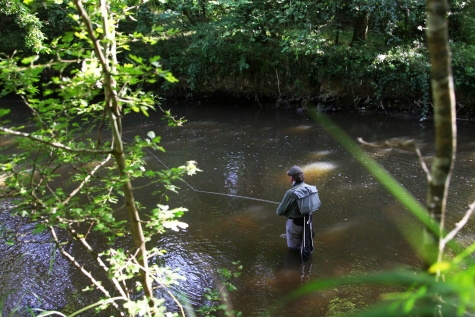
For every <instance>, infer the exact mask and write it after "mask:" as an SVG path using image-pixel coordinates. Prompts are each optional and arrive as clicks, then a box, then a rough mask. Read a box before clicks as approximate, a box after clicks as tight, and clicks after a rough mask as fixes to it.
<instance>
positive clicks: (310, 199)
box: [293, 184, 321, 215]
mask: <svg viewBox="0 0 475 317" xmlns="http://www.w3.org/2000/svg"><path fill="white" fill-rule="evenodd" d="M293 194H294V195H295V196H296V199H297V205H298V206H299V210H300V213H301V214H302V215H308V214H312V213H313V212H315V211H316V210H318V208H320V205H321V202H320V198H319V197H318V189H317V187H316V186H312V185H307V184H305V185H304V186H299V187H297V188H295V189H294V190H293Z"/></svg>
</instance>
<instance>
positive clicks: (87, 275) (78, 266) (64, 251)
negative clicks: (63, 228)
mask: <svg viewBox="0 0 475 317" xmlns="http://www.w3.org/2000/svg"><path fill="white" fill-rule="evenodd" d="M49 229H50V231H51V234H52V235H53V238H54V241H55V243H56V246H57V248H58V249H59V251H60V252H61V254H62V255H63V256H65V257H66V258H67V259H68V260H69V261H70V262H71V263H73V264H74V266H76V267H77V268H78V269H79V270H81V273H82V274H84V275H85V276H86V277H87V278H89V280H90V281H91V282H92V283H93V284H94V285H95V286H96V287H97V288H98V289H99V290H100V291H101V292H102V293H104V295H106V296H107V298H111V297H112V296H111V295H110V294H109V292H108V291H107V290H106V289H105V288H104V286H102V285H101V282H100V281H98V280H96V279H95V278H94V277H93V276H92V275H91V273H89V272H88V271H87V270H86V269H85V268H84V266H82V265H81V264H80V263H78V262H77V261H76V259H75V258H74V257H73V256H72V255H71V254H69V253H68V252H66V250H64V248H63V247H62V246H61V243H60V242H59V239H58V236H57V235H56V231H55V230H54V228H53V227H51V226H50V227H49ZM123 299H124V300H126V299H127V298H126V297H123ZM112 305H113V306H114V307H115V308H116V309H117V310H118V311H119V312H120V311H121V309H120V307H119V305H117V304H116V303H115V302H112Z"/></svg>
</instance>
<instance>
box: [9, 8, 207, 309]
mask: <svg viewBox="0 0 475 317" xmlns="http://www.w3.org/2000/svg"><path fill="white" fill-rule="evenodd" d="M67 4H68V5H69V7H68V10H69V12H70V18H71V20H70V21H72V22H71V23H72V25H74V24H75V26H74V27H72V29H71V31H69V32H66V33H65V34H64V35H62V36H60V37H58V38H56V39H54V40H53V41H51V43H50V44H49V45H48V46H47V48H48V50H51V51H54V52H55V54H56V58H55V59H53V60H51V61H50V62H47V63H41V60H42V59H41V58H40V56H37V55H35V56H31V57H24V56H16V55H13V56H11V57H10V58H2V59H1V60H0V65H1V69H2V71H1V73H0V80H1V82H2V85H3V91H2V94H3V95H6V94H9V93H16V94H18V95H20V96H22V97H23V100H24V102H25V104H26V105H27V107H28V108H29V110H30V111H31V114H32V116H31V125H29V127H28V129H26V128H25V127H22V126H9V124H8V121H4V122H3V123H2V127H0V131H1V133H2V134H5V135H10V136H12V137H16V138H17V139H16V141H15V143H14V144H13V146H12V148H10V151H11V152H13V154H10V155H3V156H2V164H1V169H2V175H4V178H5V186H4V188H3V189H4V193H6V194H5V195H4V197H6V196H9V197H13V198H15V199H16V204H15V207H14V212H15V215H16V216H19V217H27V218H28V219H29V220H31V221H35V222H36V223H37V225H36V228H35V230H34V232H33V233H41V232H44V231H45V230H49V231H50V232H51V234H52V238H53V239H54V241H55V243H56V246H57V248H58V249H59V250H60V251H61V253H62V255H63V256H64V257H65V258H67V259H69V260H70V261H71V262H72V263H73V264H74V265H76V266H77V268H78V269H80V270H81V271H82V273H83V274H84V275H85V276H86V277H87V278H88V279H89V280H90V281H91V283H92V285H94V288H95V289H98V290H100V291H101V292H102V293H103V295H104V299H103V300H102V301H100V302H99V303H98V304H97V305H92V306H90V307H88V308H93V307H96V306H97V308H99V309H104V308H106V307H108V306H110V305H112V306H113V307H115V309H117V310H118V311H120V312H122V314H127V315H130V316H134V315H136V314H140V315H152V314H153V315H154V316H163V315H164V314H165V311H166V309H165V307H164V306H163V305H164V300H163V299H158V298H155V296H154V295H153V291H152V288H151V285H152V284H154V285H161V286H164V287H167V286H169V285H171V284H173V283H175V282H176V281H178V280H179V279H180V278H181V277H180V276H179V275H178V274H177V273H176V272H174V271H172V270H170V269H168V268H163V267H159V266H157V265H155V264H152V265H149V263H148V261H149V258H150V257H151V256H160V255H161V254H162V251H159V250H155V249H152V250H147V248H146V246H145V243H146V241H148V240H150V238H151V236H153V235H155V234H157V233H163V232H164V231H165V230H168V229H172V230H180V229H182V228H186V224H184V223H182V222H180V221H179V220H178V219H179V218H180V217H181V216H182V215H183V213H184V212H185V211H186V209H185V208H170V207H169V206H167V205H166V204H165V203H166V201H167V198H168V195H169V193H170V191H173V192H176V190H177V187H176V186H175V185H174V182H176V181H178V180H180V179H181V177H182V176H183V175H185V174H189V175H192V174H194V173H195V172H197V171H198V169H197V168H196V165H195V163H194V162H193V161H189V162H187V163H186V164H184V165H182V166H179V167H175V168H171V169H169V170H161V171H160V170H158V171H157V170H151V169H148V168H147V166H146V164H145V162H144V157H145V152H144V151H146V150H149V149H150V150H158V151H163V150H164V149H163V148H162V147H161V146H160V145H159V143H160V137H159V136H157V135H156V134H155V132H153V131H150V132H148V133H147V135H146V136H137V137H135V139H134V141H132V142H127V143H125V142H123V136H122V133H123V128H122V123H121V117H122V116H125V115H127V114H129V113H136V112H140V113H142V114H143V115H148V114H149V112H150V111H155V110H156V108H157V104H158V101H159V100H158V98H157V97H156V96H155V95H154V94H153V93H151V92H145V91H143V90H141V89H139V88H138V87H139V86H138V84H139V83H142V82H148V83H154V82H156V81H157V80H159V79H162V80H166V81H169V82H175V81H176V79H175V78H174V77H173V75H172V74H171V73H170V72H169V71H166V70H163V69H162V67H161V64H160V63H159V57H158V56H152V57H149V58H143V57H140V56H136V55H133V54H130V53H129V48H130V45H129V43H130V42H133V41H144V42H147V43H154V42H155V41H156V39H155V38H154V37H150V36H144V35H142V34H140V33H134V34H122V33H120V32H118V31H117V26H118V24H119V22H120V21H122V20H123V19H126V18H127V17H128V16H129V15H130V14H131V12H132V11H133V9H134V8H133V7H127V6H126V5H125V4H124V3H123V2H122V1H109V2H108V3H105V2H102V3H101V6H99V7H97V6H96V1H84V2H82V1H79V0H78V1H71V2H68V3H67ZM106 4H107V5H106ZM108 10H110V11H108ZM73 12H74V13H73ZM45 45H46V44H45ZM47 70H51V74H52V76H51V77H50V78H51V80H50V81H49V82H43V80H42V78H41V76H42V75H43V73H44V72H45V71H47ZM2 115H3V116H4V118H6V116H7V115H8V111H2ZM166 117H167V119H168V120H170V121H171V122H173V123H174V124H175V125H179V124H181V123H182V122H183V121H182V120H181V119H176V118H173V117H172V116H171V114H170V113H167V114H166ZM143 178H147V179H149V180H150V181H149V186H153V188H154V189H156V190H155V192H154V193H153V194H155V195H157V197H158V201H159V203H158V205H157V208H155V209H154V210H150V211H146V210H145V209H144V208H143V207H142V205H141V204H140V202H137V201H135V199H134V195H133V194H134V191H133V189H132V182H135V181H136V180H138V179H143ZM156 184H159V185H161V186H160V187H156V186H155V185H156ZM141 218H143V219H144V220H141ZM61 229H63V230H64V231H66V232H68V233H69V239H72V240H76V241H78V242H80V243H81V244H82V245H83V246H84V248H86V250H87V251H89V252H90V253H91V254H94V255H96V260H97V267H98V268H101V269H102V274H101V273H100V272H101V270H99V271H98V270H93V271H92V272H93V273H91V272H90V271H87V270H86V269H85V268H84V267H83V266H82V265H81V264H79V263H78V262H77V260H76V259H75V258H74V257H73V256H72V255H71V254H70V253H68V251H67V250H66V249H65V248H64V243H65V242H66V241H63V240H62V239H63V238H59V237H58V235H57V233H56V232H57V231H58V230H61ZM94 233H98V234H100V235H101V236H102V237H105V238H106V239H107V241H108V242H109V245H103V246H94V247H93V245H94V244H93V243H91V242H90V240H91V239H92V238H93V236H94ZM5 234H8V233H7V232H6V233H5ZM124 237H125V238H128V239H130V240H131V242H133V243H134V245H135V246H134V247H132V248H130V249H120V248H116V247H114V245H116V242H117V240H118V239H123V238H124ZM105 276H107V277H108V278H109V283H102V281H101V279H103V278H104V277H105ZM137 281H139V282H140V283H138V284H137ZM106 285H111V286H113V287H112V289H110V290H109V289H107V286H106ZM114 293H115V294H119V295H120V296H119V297H112V295H111V294H114Z"/></svg>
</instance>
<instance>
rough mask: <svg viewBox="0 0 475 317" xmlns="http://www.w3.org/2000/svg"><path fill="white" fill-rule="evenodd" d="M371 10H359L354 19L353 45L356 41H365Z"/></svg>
mask: <svg viewBox="0 0 475 317" xmlns="http://www.w3.org/2000/svg"><path fill="white" fill-rule="evenodd" d="M368 23H369V12H359V13H358V14H357V15H356V16H355V19H354V21H353V38H352V39H351V45H353V44H354V43H356V42H365V41H366V36H367V35H368Z"/></svg>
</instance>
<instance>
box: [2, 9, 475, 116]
mask: <svg viewBox="0 0 475 317" xmlns="http://www.w3.org/2000/svg"><path fill="white" fill-rule="evenodd" d="M12 3H15V2H14V1H13V2H12ZM32 3H33V2H32ZM131 3H132V1H131ZM34 6H36V7H35V10H36V12H35V15H33V16H30V17H29V18H28V17H25V16H22V15H21V14H19V15H11V14H10V12H9V10H8V7H6V8H2V9H0V13H2V25H1V26H2V27H1V28H0V29H1V30H2V31H1V41H0V43H1V44H0V51H2V52H4V53H5V54H7V55H11V54H12V53H13V51H15V50H18V49H23V50H24V49H25V48H30V49H36V50H41V49H42V47H41V46H42V44H41V42H42V41H43V40H45V41H51V40H53V39H54V38H55V37H56V36H57V35H58V32H60V31H65V30H68V29H70V27H71V23H72V21H70V19H69V18H68V15H67V14H68V9H66V8H65V7H64V5H56V4H55V5H45V4H44V3H41V4H37V3H36V2H34ZM450 10H451V11H450V15H449V19H450V20H449V22H450V38H451V49H452V53H453V57H452V58H453V73H454V78H455V88H456V91H457V107H458V113H459V116H460V117H466V116H473V112H474V111H475V109H474V107H475V93H474V91H475V89H474V88H475V68H474V67H473V65H475V46H474V45H475V38H474V35H473V34H475V33H474V32H473V30H474V28H475V13H474V12H475V2H474V1H461V0H451V1H450ZM425 20H426V13H425V1H424V0H400V1H388V0H384V1H378V0H369V1H368V0H364V1H363V0H353V1H348V0H335V1H333V0H331V1H330V0H323V1H292V0H285V1H272V0H263V1H254V2H252V1H248V0H238V1H234V0H233V1H231V0H222V1H205V0H195V1H191V0H176V1H158V0H155V1H149V2H146V3H144V4H143V5H141V6H140V8H139V10H138V12H137V14H136V15H135V16H134V19H129V20H127V21H123V22H121V25H120V29H121V30H122V31H123V32H124V33H126V34H127V33H129V34H130V33H133V32H141V33H143V34H146V35H156V36H159V37H160V38H161V40H160V41H159V42H157V43H156V44H155V45H152V46H148V47H145V46H143V45H142V44H139V43H136V44H135V45H134V44H132V48H133V52H134V54H135V55H137V56H141V57H144V58H148V57H151V56H156V55H159V56H161V58H162V60H161V62H162V64H163V66H164V67H165V68H166V69H169V70H171V71H172V72H173V74H174V76H175V77H176V78H178V79H179V82H178V83H174V84H170V83H168V82H166V81H163V82H159V83H156V84H153V85H149V86H147V87H146V89H150V90H154V91H160V92H161V94H162V96H166V97H167V98H168V99H172V98H179V97H180V98H186V99H187V100H189V101H191V100H198V99H204V98H207V99H218V98H221V97H225V98H227V100H230V99H244V100H247V102H248V103H249V102H250V103H253V104H256V105H259V106H272V107H274V106H276V107H278V108H284V109H288V108H294V107H299V106H302V107H309V106H316V105H318V106H319V107H320V108H322V109H324V110H337V109H343V110H355V109H357V110H377V111H381V112H383V113H388V112H391V111H397V112H407V113H409V114H413V115H416V116H420V117H423V118H425V116H426V115H428V114H430V113H431V112H432V100H431V95H430V63H429V57H428V52H427V47H426V40H425V32H424V29H425ZM19 26H20V27H19ZM38 30H41V32H38ZM45 58H46V57H45ZM123 58H125V57H123ZM45 75H47V74H45Z"/></svg>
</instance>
